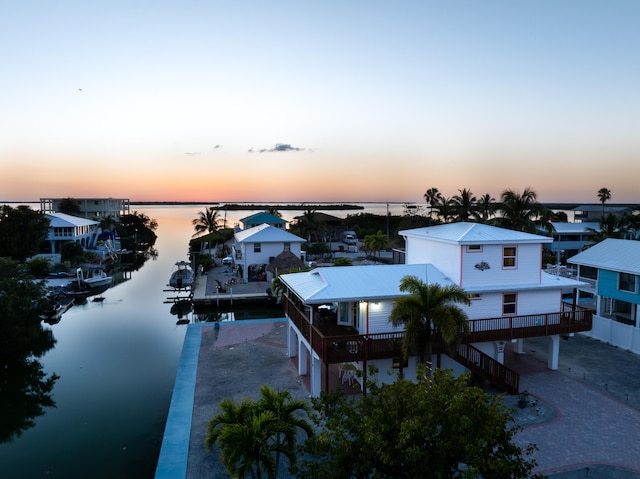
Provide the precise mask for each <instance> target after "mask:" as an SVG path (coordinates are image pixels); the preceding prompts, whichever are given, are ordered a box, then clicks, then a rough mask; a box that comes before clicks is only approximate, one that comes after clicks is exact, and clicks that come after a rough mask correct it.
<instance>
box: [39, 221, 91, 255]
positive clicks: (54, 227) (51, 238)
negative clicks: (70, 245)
mask: <svg viewBox="0 0 640 479" xmlns="http://www.w3.org/2000/svg"><path fill="white" fill-rule="evenodd" d="M45 216H46V217H47V218H49V232H48V233H47V238H46V241H48V242H49V244H50V245H51V254H60V252H61V248H62V244H63V243H66V242H68V241H74V242H76V243H79V244H80V245H81V246H82V247H83V248H84V249H94V248H95V247H96V241H97V238H98V233H99V232H100V229H99V223H98V222H97V221H93V220H88V219H85V218H78V217H77V216H71V215H67V214H65V213H46V214H45Z"/></svg>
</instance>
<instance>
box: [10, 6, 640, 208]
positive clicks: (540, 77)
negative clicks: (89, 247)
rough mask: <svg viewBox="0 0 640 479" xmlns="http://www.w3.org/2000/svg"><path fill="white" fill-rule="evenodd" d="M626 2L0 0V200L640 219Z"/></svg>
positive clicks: (639, 85) (634, 83) (638, 133)
mask: <svg viewBox="0 0 640 479" xmlns="http://www.w3.org/2000/svg"><path fill="white" fill-rule="evenodd" d="M639 24H640V2H638V1H637V0H628V1H625V0H609V1H590V0H535V1H534V0H522V1H513V0H504V1H493V0H485V1H479V0H450V1H449V0H447V1H444V0H438V1H430V0H421V1H409V0H407V1H396V2H391V1H376V0H368V1H359V0H354V1H344V0H341V1H332V0H327V1H322V2H311V1H300V0H297V1H277V0H274V1H270V2H266V1H231V0H229V1H216V0H208V1H205V0H185V1H180V2H179V1H163V0H154V1H135V0H127V1H119V0H111V1H107V2H95V1H65V0H59V1H48V0H47V1H45V0H42V1H32V0H20V1H18V0H6V1H0V65H1V66H2V70H1V71H2V74H0V201H31V200H37V199H39V198H40V197H96V196H98V197H124V198H130V199H131V200H132V201H141V200H157V201H161V200H175V201H220V202H228V201H251V202H259V201H265V202H266V201H294V202H295V201H351V202H358V201H360V202H361V201H380V202H385V201H417V202H423V201H424V200H423V195H424V193H425V191H426V190H427V189H428V188H431V187H437V188H438V189H439V190H440V191H441V192H442V193H443V194H444V195H445V196H452V195H455V194H456V193H457V191H458V189H462V188H468V189H470V190H471V191H472V192H473V193H474V194H476V195H477V196H480V195H482V194H485V193H490V194H491V195H493V196H494V197H496V198H499V196H500V193H501V192H502V191H503V190H504V189H506V188H511V189H515V190H520V191H521V190H522V189H524V188H525V187H528V186H530V187H532V188H533V189H534V190H535V191H536V192H537V193H538V199H539V200H540V201H542V202H578V203H580V202H586V203H597V202H598V198H597V195H596V192H597V190H598V189H600V188H601V187H607V188H609V189H610V190H611V192H612V198H611V202H612V203H623V202H632V203H640V194H639V193H638V190H639V188H638V181H639V178H640V161H639V160H640V28H638V25H639Z"/></svg>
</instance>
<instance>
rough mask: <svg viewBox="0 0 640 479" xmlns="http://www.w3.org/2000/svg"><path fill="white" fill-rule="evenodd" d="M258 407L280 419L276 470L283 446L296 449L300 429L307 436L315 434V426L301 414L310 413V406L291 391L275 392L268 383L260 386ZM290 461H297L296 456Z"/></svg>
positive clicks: (276, 444)
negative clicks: (293, 396) (293, 395)
mask: <svg viewBox="0 0 640 479" xmlns="http://www.w3.org/2000/svg"><path fill="white" fill-rule="evenodd" d="M257 407H258V409H259V410H261V411H266V412H270V413H272V414H273V416H274V417H275V418H276V420H278V421H279V423H280V424H279V425H278V428H277V430H276V431H275V432H274V435H275V446H276V447H275V451H276V458H275V465H276V471H278V470H279V467H280V454H281V451H282V450H284V449H283V448H285V449H286V448H288V449H289V450H292V451H294V450H295V448H296V439H297V434H298V431H303V432H304V433H305V434H306V436H307V437H310V436H312V435H313V428H312V427H311V424H310V423H309V421H307V420H306V419H304V418H303V417H301V416H300V413H301V412H305V413H308V411H309V406H308V405H307V403H306V402H305V401H302V400H299V399H292V398H291V393H290V392H289V391H286V390H285V391H278V392H275V391H274V390H273V389H271V388H270V387H269V386H267V385H266V384H265V385H263V386H261V387H260V399H259V400H258V402H257ZM289 461H290V462H295V456H294V457H293V458H292V457H290V456H289Z"/></svg>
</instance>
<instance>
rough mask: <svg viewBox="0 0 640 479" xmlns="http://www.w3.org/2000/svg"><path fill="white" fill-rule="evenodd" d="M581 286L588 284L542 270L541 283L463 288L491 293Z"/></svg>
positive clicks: (469, 290)
mask: <svg viewBox="0 0 640 479" xmlns="http://www.w3.org/2000/svg"><path fill="white" fill-rule="evenodd" d="M580 286H587V283H584V282H582V281H577V280H575V279H571V278H565V277H564V276H559V275H554V274H549V273H545V272H544V271H542V272H541V276H540V282H539V283H529V284H513V283H510V284H492V285H490V286H483V285H478V286H471V287H464V288H463V289H464V290H465V291H466V292H467V293H490V292H496V291H530V290H534V289H539V290H543V289H557V288H563V289H567V288H578V287H580Z"/></svg>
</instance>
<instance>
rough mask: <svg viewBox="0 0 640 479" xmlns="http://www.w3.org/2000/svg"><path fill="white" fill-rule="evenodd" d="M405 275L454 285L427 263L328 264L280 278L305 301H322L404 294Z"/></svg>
mask: <svg viewBox="0 0 640 479" xmlns="http://www.w3.org/2000/svg"><path fill="white" fill-rule="evenodd" d="M405 276H417V277H418V278H420V279H422V280H423V281H424V282H425V283H427V282H428V283H429V284H433V283H438V284H441V285H443V286H450V285H454V284H455V283H454V282H453V281H451V280H450V279H449V278H447V277H446V276H445V275H444V274H442V272H441V271H440V270H438V269H437V268H436V267H435V266H433V265H430V264H429V265H426V264H394V265H367V266H328V267H320V268H315V269H313V270H311V271H307V272H302V273H289V274H283V275H281V276H280V279H281V280H282V281H283V282H284V283H285V284H286V285H287V286H288V287H289V288H290V289H292V290H293V291H294V292H295V293H296V295H298V296H299V297H300V298H301V299H302V300H303V301H304V302H305V303H307V304H322V303H329V302H334V301H358V300H363V299H388V298H395V297H398V296H402V295H405V294H407V293H402V292H401V291H400V289H399V286H400V280H401V279H402V278H404V277H405Z"/></svg>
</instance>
